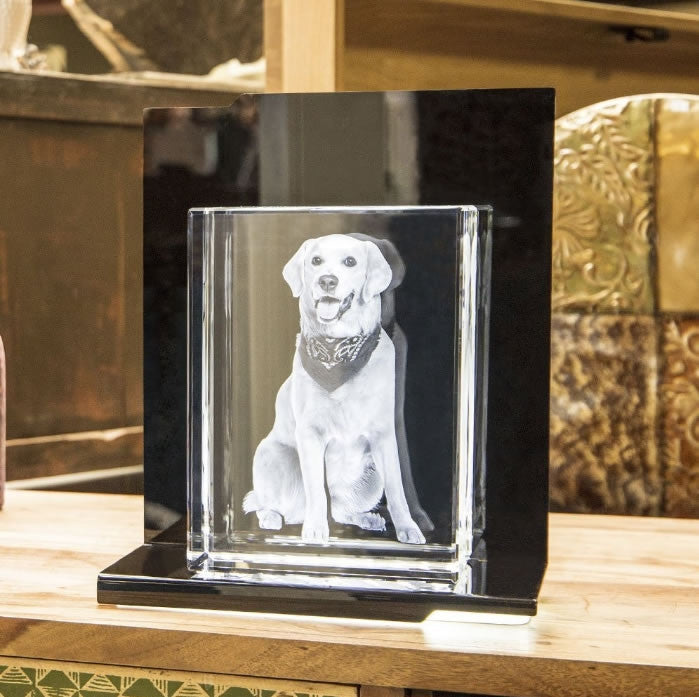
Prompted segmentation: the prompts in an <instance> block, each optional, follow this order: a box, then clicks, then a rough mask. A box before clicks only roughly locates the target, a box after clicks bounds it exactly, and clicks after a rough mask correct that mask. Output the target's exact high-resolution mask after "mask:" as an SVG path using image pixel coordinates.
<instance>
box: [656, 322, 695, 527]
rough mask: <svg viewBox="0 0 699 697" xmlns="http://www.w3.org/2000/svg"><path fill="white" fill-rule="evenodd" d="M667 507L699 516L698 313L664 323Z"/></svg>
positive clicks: (676, 513) (670, 511)
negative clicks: (692, 316)
mask: <svg viewBox="0 0 699 697" xmlns="http://www.w3.org/2000/svg"><path fill="white" fill-rule="evenodd" d="M662 344H663V359H664V360H663V381H662V385H661V396H662V400H663V420H662V424H663V451H662V452H663V460H664V463H665V468H666V471H665V505H664V509H665V510H664V512H665V513H666V514H667V515H671V516H683V517H686V516H690V517H699V318H696V317H695V318H693V319H685V320H673V319H668V320H666V321H665V322H664V325H663V338H662Z"/></svg>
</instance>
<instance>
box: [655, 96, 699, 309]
mask: <svg viewBox="0 0 699 697" xmlns="http://www.w3.org/2000/svg"><path fill="white" fill-rule="evenodd" d="M656 158H657V185H656V201H657V203H656V209H657V221H658V222H657V227H658V300H659V305H660V309H661V310H662V311H664V312H668V311H670V312H699V97H695V98H693V99H691V98H679V97H678V98H675V99H670V98H668V99H661V100H659V101H658V102H657V104H656Z"/></svg>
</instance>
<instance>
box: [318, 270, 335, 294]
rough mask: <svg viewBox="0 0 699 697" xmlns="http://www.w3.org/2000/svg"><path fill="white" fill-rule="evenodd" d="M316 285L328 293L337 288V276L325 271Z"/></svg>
mask: <svg viewBox="0 0 699 697" xmlns="http://www.w3.org/2000/svg"><path fill="white" fill-rule="evenodd" d="M318 285H319V286H320V287H321V288H322V289H323V290H324V291H325V292H326V293H330V292H332V291H333V290H335V288H337V276H333V275H332V274H329V273H326V274H324V275H323V276H321V277H320V278H319V279H318Z"/></svg>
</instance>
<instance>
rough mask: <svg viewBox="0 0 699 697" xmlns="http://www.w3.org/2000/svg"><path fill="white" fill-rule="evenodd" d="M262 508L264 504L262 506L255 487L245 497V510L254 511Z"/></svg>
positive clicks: (247, 511)
mask: <svg viewBox="0 0 699 697" xmlns="http://www.w3.org/2000/svg"><path fill="white" fill-rule="evenodd" d="M260 508H262V506H260V502H259V500H258V498H257V492H256V491H255V490H254V489H253V490H252V491H248V493H247V494H245V498H244V499H243V510H244V511H245V512H246V513H253V512H254V511H259V510H260Z"/></svg>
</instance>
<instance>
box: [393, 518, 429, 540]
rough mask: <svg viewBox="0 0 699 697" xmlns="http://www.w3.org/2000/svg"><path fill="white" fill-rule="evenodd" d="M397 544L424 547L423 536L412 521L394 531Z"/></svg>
mask: <svg viewBox="0 0 699 697" xmlns="http://www.w3.org/2000/svg"><path fill="white" fill-rule="evenodd" d="M396 533H397V535H398V541H399V542H407V543H408V544H411V545H424V544H425V536H424V535H423V534H422V532H421V531H420V528H419V527H418V526H417V524H416V523H414V522H413V521H412V520H411V521H410V524H409V525H404V526H401V527H399V528H397V529H396Z"/></svg>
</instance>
